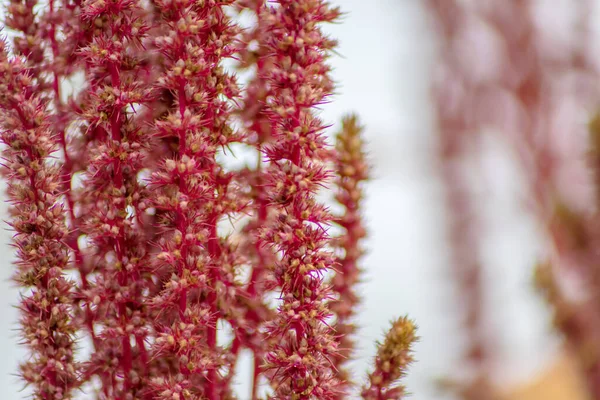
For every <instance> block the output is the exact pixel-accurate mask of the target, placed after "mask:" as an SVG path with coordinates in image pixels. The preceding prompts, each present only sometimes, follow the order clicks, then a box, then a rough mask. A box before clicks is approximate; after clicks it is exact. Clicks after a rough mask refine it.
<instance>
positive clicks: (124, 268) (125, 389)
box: [79, 0, 150, 399]
mask: <svg viewBox="0 0 600 400" xmlns="http://www.w3.org/2000/svg"><path fill="white" fill-rule="evenodd" d="M142 16H143V7H142V5H141V4H140V3H138V2H136V1H119V2H105V1H104V0H88V1H86V2H84V3H83V6H82V11H81V21H80V24H82V25H83V26H89V27H90V29H92V37H91V38H90V40H89V43H88V44H87V45H86V46H85V47H83V48H82V49H81V50H80V54H81V56H83V57H84V58H83V59H84V60H85V61H86V64H85V68H86V74H87V77H88V80H89V87H88V88H86V90H85V93H84V96H83V99H82V105H81V107H80V108H81V109H80V111H79V114H80V115H79V120H80V122H81V124H82V125H83V127H84V129H86V136H87V140H88V146H87V152H88V158H89V161H88V165H87V166H86V167H87V169H86V171H85V175H84V185H83V188H82V193H81V194H80V198H82V199H86V200H88V201H89V202H91V204H90V207H89V208H88V209H86V212H87V215H86V217H85V218H84V220H83V221H82V223H81V226H80V229H81V232H82V233H83V234H85V235H86V236H87V240H88V242H89V243H90V249H91V250H90V254H89V256H90V259H91V261H90V262H91V266H92V270H94V269H95V270H96V271H94V272H95V273H94V276H93V278H94V279H93V281H92V282H90V287H89V289H88V290H85V288H84V290H83V291H82V293H81V296H82V297H83V298H84V300H85V301H84V305H85V306H89V307H91V308H93V309H94V327H93V328H94V330H96V332H97V336H98V338H99V340H100V341H101V343H102V347H101V348H97V349H96V352H95V353H94V354H93V355H92V359H91V360H90V362H89V368H88V371H87V377H89V376H91V375H93V374H97V375H98V376H99V377H100V378H101V380H102V385H103V388H102V389H103V395H104V396H105V398H121V399H129V398H131V399H133V398H139V397H140V396H142V394H143V393H144V392H145V391H146V388H145V383H144V377H145V371H146V368H147V363H148V361H149V359H148V354H147V350H146V344H145V341H146V338H147V337H148V326H147V324H148V321H147V320H146V318H147V313H148V311H147V305H146V300H145V298H144V296H143V293H144V291H145V290H146V288H147V286H148V283H147V282H148V279H149V273H150V271H149V268H148V264H149V261H148V247H149V244H148V243H147V241H146V240H147V239H146V237H145V235H144V227H143V226H142V225H141V221H142V216H143V214H144V211H145V210H144V202H143V200H144V198H145V197H146V195H145V192H144V188H143V187H142V186H141V185H140V182H139V180H138V173H139V172H140V170H141V169H142V168H143V166H144V157H145V153H146V152H147V150H146V148H147V139H146V138H145V137H144V133H145V129H144V127H143V126H139V124H138V121H137V120H136V114H135V107H136V106H137V107H139V105H144V104H146V103H147V102H149V101H150V98H149V90H148V87H147V83H146V80H145V78H146V77H147V76H148V73H147V72H146V71H145V68H144V67H143V63H142V59H141V56H142V53H141V52H140V51H138V50H137V48H139V46H140V41H141V40H142V39H143V37H144V35H145V33H146V32H147V29H148V27H147V26H146V24H145V22H144V20H143V18H142ZM92 27H93V28H92Z"/></svg>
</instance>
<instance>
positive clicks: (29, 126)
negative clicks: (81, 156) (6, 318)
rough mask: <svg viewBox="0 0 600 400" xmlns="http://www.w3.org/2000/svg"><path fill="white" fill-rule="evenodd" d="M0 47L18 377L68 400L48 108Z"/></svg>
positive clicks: (67, 330)
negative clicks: (17, 291) (20, 346)
mask: <svg viewBox="0 0 600 400" xmlns="http://www.w3.org/2000/svg"><path fill="white" fill-rule="evenodd" d="M5 46H6V45H5V43H4V42H0V93H2V94H0V135H1V136H0V139H1V141H2V143H4V144H5V145H6V146H7V147H6V149H5V150H4V151H3V159H4V165H3V167H4V170H3V172H4V174H5V175H6V176H7V177H8V179H9V187H8V195H9V199H10V201H11V203H12V209H11V213H12V216H13V217H12V220H11V226H12V228H13V229H14V231H15V233H16V234H15V236H14V246H15V247H16V248H17V262H16V265H17V266H18V270H17V273H16V275H15V277H14V279H15V281H16V282H17V283H18V284H19V286H20V287H22V288H27V289H28V290H27V292H26V293H24V294H23V299H22V302H21V305H20V311H21V331H22V335H23V336H22V339H23V343H24V344H25V345H26V346H27V347H28V348H29V350H30V354H31V359H30V360H29V361H26V362H24V363H22V364H21V376H22V377H23V379H24V380H25V381H26V382H27V383H28V384H31V385H32V386H33V396H34V398H36V399H41V400H51V399H52V400H60V399H71V398H72V397H73V395H74V394H75V393H74V392H75V389H77V388H78V387H79V372H80V366H79V365H78V364H77V363H76V362H75V360H74V356H75V354H74V353H75V334H76V331H77V325H76V324H75V323H74V319H73V315H72V312H73V309H72V307H73V303H72V298H71V294H72V288H73V284H72V282H70V281H69V280H68V279H67V278H66V277H65V275H64V273H65V269H66V268H67V267H68V263H69V249H68V247H67V246H66V244H65V238H66V237H67V230H66V227H65V215H64V209H63V206H62V204H61V203H60V188H61V182H60V169H59V168H58V167H57V166H56V165H54V164H51V161H50V157H51V156H52V154H53V152H54V151H56V148H57V144H58V143H57V137H56V135H55V134H54V133H53V131H52V127H51V125H50V121H51V117H50V113H49V111H48V107H49V104H48V102H47V101H46V100H43V99H42V98H41V97H40V96H39V95H38V94H37V92H36V91H35V89H36V85H35V83H34V81H33V79H32V78H31V77H30V76H29V74H28V68H27V66H26V64H25V63H24V62H23V61H22V60H21V59H20V58H14V59H12V60H10V61H9V60H8V57H7V53H6V47H5Z"/></svg>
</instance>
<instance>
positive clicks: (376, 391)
mask: <svg viewBox="0 0 600 400" xmlns="http://www.w3.org/2000/svg"><path fill="white" fill-rule="evenodd" d="M417 340H419V337H418V336H417V327H416V326H415V324H414V322H412V321H411V320H409V319H408V318H406V317H401V318H398V319H397V320H396V321H394V322H393V323H392V328H391V329H390V331H389V332H388V333H387V334H386V336H385V340H384V342H383V343H379V344H378V349H377V356H376V357H375V369H374V371H373V372H372V373H370V374H369V382H368V383H367V384H366V385H365V386H364V387H363V391H362V393H361V395H362V398H363V399H365V400H399V399H403V398H405V394H406V388H405V387H404V386H403V385H401V384H399V383H398V380H399V379H400V378H402V377H404V376H405V375H406V369H407V368H408V366H409V365H410V364H411V363H412V362H413V361H414V359H413V355H412V346H413V344H414V343H415V342H416V341H417Z"/></svg>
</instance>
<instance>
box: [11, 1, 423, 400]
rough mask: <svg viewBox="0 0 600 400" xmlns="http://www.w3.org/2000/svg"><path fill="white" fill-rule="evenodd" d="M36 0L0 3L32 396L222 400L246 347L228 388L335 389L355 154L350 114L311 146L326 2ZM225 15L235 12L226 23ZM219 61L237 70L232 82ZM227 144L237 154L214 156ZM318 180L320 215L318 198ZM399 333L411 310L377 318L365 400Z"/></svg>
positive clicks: (401, 359) (392, 378)
mask: <svg viewBox="0 0 600 400" xmlns="http://www.w3.org/2000/svg"><path fill="white" fill-rule="evenodd" d="M38 6H39V5H38V4H37V3H36V2H35V1H34V0H11V2H10V4H9V6H8V8H7V10H8V13H7V15H6V19H5V21H4V24H5V26H6V27H7V28H9V29H10V30H11V33H12V34H13V36H14V40H13V41H12V46H10V45H9V44H8V43H4V42H2V43H1V44H0V139H1V141H2V143H3V144H4V148H3V157H4V162H3V172H4V175H5V177H6V180H7V183H8V198H9V201H10V202H11V204H12V208H11V213H12V214H11V219H10V223H11V226H12V228H13V229H14V231H15V236H14V246H15V247H16V249H17V255H16V256H17V261H16V263H15V266H16V273H15V281H16V282H17V283H18V284H19V286H20V287H21V288H22V289H23V293H24V295H23V298H22V301H21V303H20V310H21V331H22V333H21V338H22V341H23V343H24V344H25V345H26V346H27V347H28V349H29V352H30V356H31V357H30V359H29V360H28V361H26V362H25V363H23V364H22V366H21V377H22V379H23V380H24V381H25V382H26V383H27V384H29V385H30V386H31V388H32V390H33V397H34V398H36V399H43V400H50V399H52V400H66V399H73V398H77V396H78V393H81V392H83V393H85V394H86V396H88V397H87V398H89V396H93V397H94V398H97V399H106V400H108V399H115V400H134V399H163V400H167V399H168V400H178V399H181V400H183V399H209V400H217V399H223V400H224V399H233V398H236V394H235V393H234V391H233V389H232V382H233V380H234V378H235V377H236V376H235V375H236V371H237V370H236V365H237V363H238V359H239V356H240V354H241V352H242V350H249V351H250V352H251V353H252V354H253V357H254V371H253V373H252V389H251V394H248V397H247V398H252V399H258V398H261V396H262V397H263V398H264V397H267V398H272V399H298V400H300V399H341V398H346V397H347V396H350V395H351V393H352V392H353V391H354V390H355V389H357V388H356V387H355V384H354V383H353V382H351V380H350V378H349V377H350V375H349V373H348V371H347V370H346V367H345V366H344V364H345V363H346V361H347V358H348V357H350V356H351V355H352V347H353V340H352V338H351V336H352V335H353V334H354V332H355V331H356V326H355V321H353V317H354V314H355V306H356V305H357V304H358V297H357V294H356V284H357V282H358V278H359V272H360V268H359V263H360V261H361V260H360V258H361V255H362V254H363V250H362V248H361V246H362V244H361V241H362V239H363V238H364V236H365V228H364V226H363V223H362V221H361V216H360V205H361V200H362V198H363V194H362V190H363V189H362V185H363V182H364V181H365V180H366V179H367V178H368V168H367V165H366V162H365V154H364V145H363V142H362V139H361V134H362V128H361V127H360V125H359V124H358V122H357V120H356V118H355V117H348V118H347V119H345V120H344V123H343V126H342V129H341V131H340V133H339V134H338V136H337V145H336V146H335V147H330V146H329V144H328V140H327V137H326V129H327V128H328V126H327V125H325V124H324V122H323V121H321V119H320V118H319V117H318V112H317V107H318V106H319V105H321V104H323V103H325V102H327V101H328V99H329V97H330V96H331V94H332V92H333V90H334V85H333V82H332V80H331V77H330V67H329V65H328V64H327V59H328V57H329V55H330V53H331V51H332V50H333V48H334V47H335V45H336V42H335V41H334V40H331V39H329V38H328V37H327V36H325V35H324V34H323V32H322V31H321V28H320V26H321V25H322V24H323V23H328V22H333V21H335V20H336V19H337V18H338V16H339V15H340V11H339V10H338V9H337V8H335V7H332V6H330V5H329V4H328V3H327V2H325V1H324V0H278V1H275V2H273V3H272V4H267V3H266V2H263V1H262V0H254V1H252V0H238V1H235V0H151V1H142V0H83V1H82V0H50V3H49V5H48V6H47V7H41V8H39V11H38V10H37V9H38ZM34 8H35V9H36V11H34ZM237 13H246V14H251V15H253V16H254V18H255V21H256V23H255V24H254V26H252V27H250V28H246V29H242V28H241V27H240V26H239V25H238V24H237V23H236V21H237V20H238V18H237V17H236V14H237ZM11 53H12V54H11ZM231 62H234V63H236V64H237V66H236V67H235V69H237V70H239V71H250V72H252V73H251V78H250V81H249V82H248V83H247V84H246V85H242V84H240V82H238V79H237V78H236V75H235V73H234V71H235V69H232V68H229V67H228V66H230V65H231ZM77 76H80V77H83V84H82V87H81V88H78V90H76V91H75V92H74V93H72V94H69V93H67V92H65V87H66V85H65V82H66V81H68V80H73V79H76V77H77ZM238 148H244V149H245V150H246V151H247V152H251V153H254V154H255V155H256V156H257V162H256V165H249V164H247V165H245V166H244V167H242V168H232V167H231V166H230V165H228V163H227V162H225V161H224V160H225V159H227V157H228V156H229V155H231V154H232V152H233V151H234V150H235V149H238ZM331 183H333V185H331ZM324 189H329V190H333V191H334V192H336V199H337V201H338V202H339V203H340V205H341V206H342V207H341V209H343V210H344V211H343V212H342V213H341V214H339V215H334V214H333V213H331V212H330V211H329V209H328V207H327V206H326V205H325V204H324V203H322V202H320V201H319V200H318V198H317V194H318V193H319V192H320V191H322V190H324ZM232 225H233V233H228V232H226V231H227V228H228V227H230V226H232ZM332 225H337V226H338V227H339V230H340V231H341V232H342V233H341V234H340V236H336V237H332V236H331V235H330V233H329V228H330V227H331V226H332ZM73 272H75V274H73ZM273 298H275V299H276V300H275V301H273V300H272V299H273ZM227 335H229V336H230V340H229V341H227V340H226V341H225V342H227V343H224V342H223V340H222V338H223V337H225V336H227ZM82 338H87V339H89V346H90V348H91V353H90V354H89V355H86V354H85V353H84V352H83V351H79V350H80V349H82V347H84V346H83V345H82V343H79V342H78V341H82V340H84V339H82ZM415 340H416V336H415V326H414V324H413V323H412V322H410V321H409V320H407V319H406V318H401V319H399V320H397V321H396V322H395V323H394V324H393V327H392V331H390V333H389V334H388V337H387V339H386V341H385V343H383V344H382V345H381V348H380V351H379V353H378V356H377V358H376V363H375V370H374V371H373V372H372V373H371V374H370V375H369V379H368V384H367V385H366V386H365V388H364V389H363V397H364V398H366V399H399V398H401V397H402V395H403V393H404V390H403V387H402V385H400V384H399V383H398V382H397V380H398V378H400V377H401V376H403V375H404V371H405V369H406V367H407V365H408V364H409V363H410V361H411V360H412V357H411V356H410V354H411V350H410V346H411V344H412V343H413V342H414V341H415ZM261 388H265V389H266V390H262V389H261ZM262 392H266V394H261V393H262ZM242 398H246V397H242Z"/></svg>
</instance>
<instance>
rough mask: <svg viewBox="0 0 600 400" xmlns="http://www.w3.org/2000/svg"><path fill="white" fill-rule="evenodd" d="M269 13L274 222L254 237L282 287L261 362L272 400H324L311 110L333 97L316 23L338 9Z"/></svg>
mask: <svg viewBox="0 0 600 400" xmlns="http://www.w3.org/2000/svg"><path fill="white" fill-rule="evenodd" d="M277 4H278V5H279V7H274V8H270V9H268V10H265V12H269V15H268V18H269V19H268V25H267V26H268V32H269V38H268V41H267V46H268V49H269V52H270V53H271V54H273V68H271V69H270V70H269V71H268V72H267V73H266V77H267V79H268V82H269V84H270V87H271V88H273V91H272V92H271V93H270V94H269V96H268V98H267V110H268V115H269V118H270V121H271V127H272V135H273V138H274V142H273V143H271V144H270V145H269V146H268V147H266V149H265V154H266V156H267V158H268V160H269V162H270V165H269V168H268V170H267V174H268V175H267V176H268V179H269V181H268V183H267V187H268V188H269V199H270V201H271V203H272V204H273V208H274V210H275V213H276V221H275V222H274V223H273V224H272V225H270V226H268V227H267V228H265V229H264V230H263V233H262V234H261V236H262V237H261V239H262V240H263V241H264V242H265V243H267V244H269V245H270V246H272V247H273V248H274V249H276V251H277V252H278V253H279V254H280V255H281V258H280V260H279V261H278V262H277V264H276V266H275V271H274V275H275V278H276V279H277V283H278V285H279V287H280V288H281V300H282V303H281V304H280V305H279V313H278V314H277V315H276V317H275V320H274V321H273V323H272V325H271V326H270V330H271V335H272V336H273V337H275V338H278V342H277V343H276V344H275V345H273V346H271V348H270V349H269V353H268V354H267V356H266V360H265V361H266V365H265V367H266V369H267V370H271V371H274V375H273V376H272V378H271V379H272V381H271V385H272V386H273V388H274V389H275V396H276V398H296V399H312V398H319V399H329V398H333V397H334V395H335V393H336V391H337V382H336V380H335V377H334V374H333V366H332V362H331V360H330V358H329V357H331V356H333V355H334V354H335V352H336V343H335V341H334V339H333V332H332V330H331V328H330V327H329V326H328V325H327V324H326V320H327V319H328V318H329V317H330V315H331V313H330V311H329V310H328V309H327V302H328V300H329V298H330V296H331V292H330V290H329V289H328V288H327V287H326V285H325V283H324V278H323V274H324V273H325V272H326V271H328V270H330V269H331V268H332V266H333V264H334V262H335V260H334V258H333V255H332V254H331V253H330V252H329V251H327V250H326V249H325V246H326V245H327V243H328V241H329V236H328V234H327V231H326V227H325V224H327V223H329V221H330V220H331V216H330V214H329V213H328V211H327V210H326V208H325V207H324V206H323V205H322V204H319V203H318V202H317V201H316V199H315V192H316V191H317V190H318V189H319V188H320V187H321V186H323V185H324V184H325V182H326V179H328V178H329V176H330V175H331V171H329V170H328V169H327V168H326V167H325V161H326V157H327V151H326V144H325V138H324V135H323V130H324V128H325V127H324V126H323V123H322V122H321V121H320V120H319V119H318V118H317V117H316V115H315V113H314V110H313V108H314V107H315V106H317V105H319V104H321V103H322V102H324V101H325V100H326V98H327V96H329V95H330V94H331V92H332V89H333V84H332V82H331V80H330V79H329V77H328V71H329V66H327V65H326V64H325V63H324V61H325V59H326V57H327V54H328V53H327V52H328V51H329V50H331V49H332V48H333V46H334V45H335V42H333V41H331V40H329V39H327V38H326V37H324V36H323V34H322V33H321V31H320V29H319V28H318V26H317V23H319V22H331V21H334V20H335V19H336V18H337V17H338V15H339V11H338V10H337V9H334V8H330V7H329V6H328V5H327V4H326V3H325V2H323V1H305V0H302V1H291V0H280V1H278V2H277Z"/></svg>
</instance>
